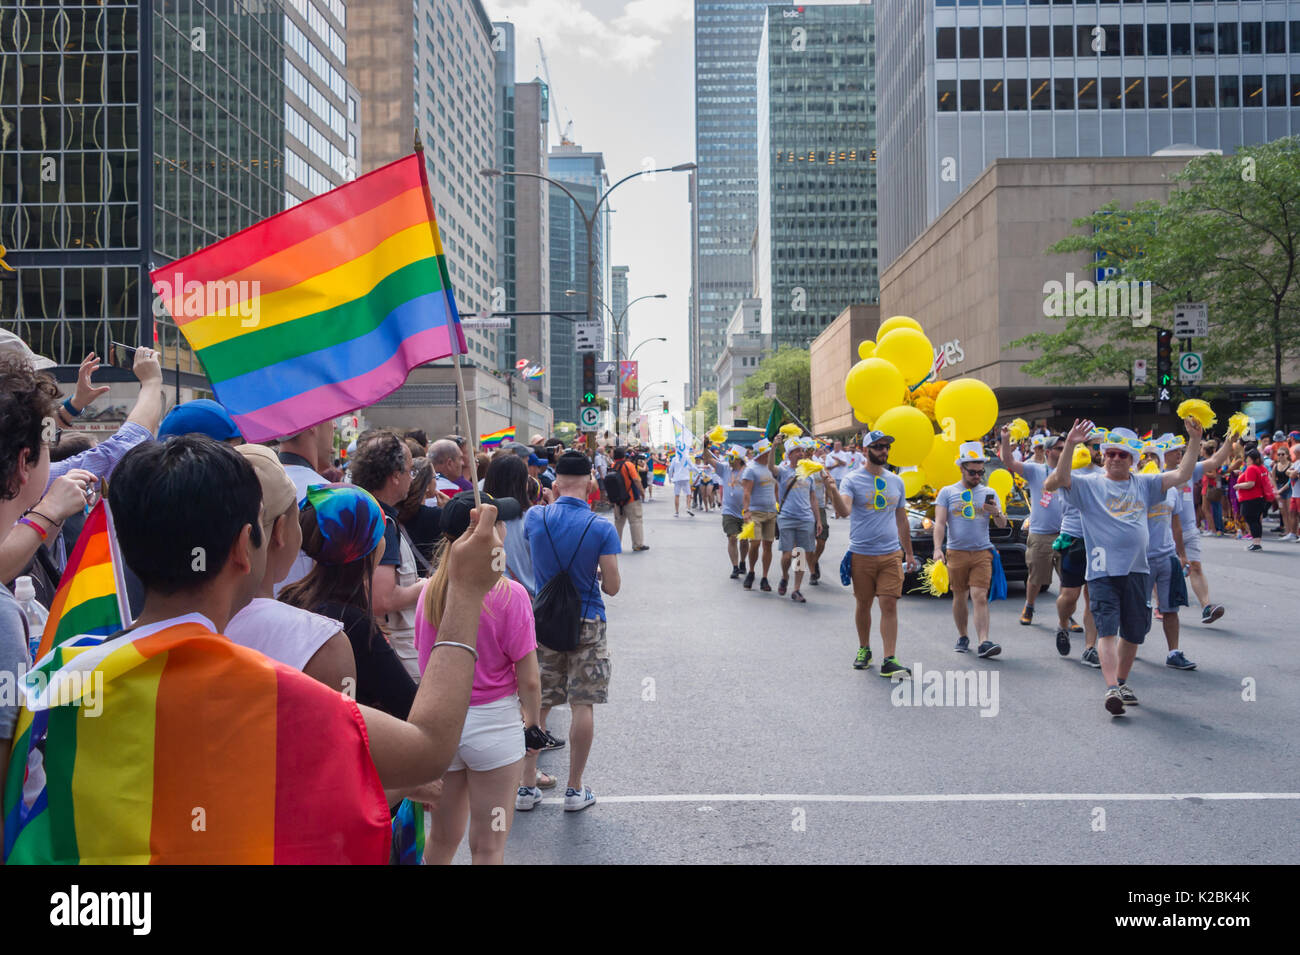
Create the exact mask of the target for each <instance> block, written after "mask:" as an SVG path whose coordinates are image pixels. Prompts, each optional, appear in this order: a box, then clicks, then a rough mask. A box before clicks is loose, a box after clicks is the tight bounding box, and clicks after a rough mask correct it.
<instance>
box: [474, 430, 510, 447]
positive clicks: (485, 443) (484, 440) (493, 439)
mask: <svg viewBox="0 0 1300 955" xmlns="http://www.w3.org/2000/svg"><path fill="white" fill-rule="evenodd" d="M514 439H515V426H514V425H511V426H510V427H508V428H502V429H501V430H500V431H493V432H491V433H490V434H480V435H479V436H478V446H479V447H480V448H499V447H500V446H501V445H502V444H504V443H505V442H507V441H513V440H514Z"/></svg>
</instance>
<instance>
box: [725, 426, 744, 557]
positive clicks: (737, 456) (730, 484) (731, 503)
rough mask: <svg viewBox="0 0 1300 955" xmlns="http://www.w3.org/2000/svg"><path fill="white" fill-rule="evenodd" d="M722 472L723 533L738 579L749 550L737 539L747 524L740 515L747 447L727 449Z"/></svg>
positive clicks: (742, 505)
mask: <svg viewBox="0 0 1300 955" xmlns="http://www.w3.org/2000/svg"><path fill="white" fill-rule="evenodd" d="M720 473H721V474H722V475H723V484H722V533H723V534H725V535H726V536H727V556H728V557H729V558H730V559H731V579H732V580H736V579H737V578H739V577H741V576H742V575H744V573H745V557H746V553H745V552H746V551H747V550H748V547H746V546H744V545H742V544H741V543H740V541H739V540H737V538H738V537H739V536H740V532H741V531H742V530H744V526H745V522H744V520H743V519H742V518H741V516H740V515H741V511H742V510H743V509H744V506H745V486H744V484H743V483H742V481H741V477H742V475H743V474H744V473H745V449H744V448H742V447H740V446H739V445H735V444H733V445H732V446H731V447H730V448H729V449H728V450H727V464H726V466H725V467H724V468H720Z"/></svg>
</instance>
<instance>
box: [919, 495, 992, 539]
mask: <svg viewBox="0 0 1300 955" xmlns="http://www.w3.org/2000/svg"><path fill="white" fill-rule="evenodd" d="M966 490H967V488H966V485H965V484H960V483H958V484H949V485H948V486H947V487H945V488H943V489H942V490H941V491H939V496H938V497H936V498H935V499H934V509H935V511H936V513H937V512H938V511H940V510H946V511H947V512H948V528H947V532H948V543H947V545H946V546H947V547H948V548H949V549H950V550H988V549H989V548H990V547H992V546H993V544H992V542H991V541H990V540H989V521H990V520H991V519H992V518H991V517H990V516H989V515H988V514H986V513H985V512H984V502H985V501H987V500H988V499H989V496H990V495H992V496H993V497H994V498H996V497H997V492H996V491H994V490H993V489H992V488H990V487H988V486H987V485H984V484H980V485H979V486H977V487H973V488H970V501H967V500H966V499H965V498H964V497H963V496H962V495H963V494H964V493H965V492H966ZM968 503H969V504H971V505H972V506H973V507H974V508H975V516H974V517H966V516H965V514H963V513H962V509H963V508H964V507H965V506H966V505H967V504H968Z"/></svg>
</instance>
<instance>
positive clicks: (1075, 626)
mask: <svg viewBox="0 0 1300 955" xmlns="http://www.w3.org/2000/svg"><path fill="white" fill-rule="evenodd" d="M1070 632H1071V633H1083V627H1081V626H1079V625H1078V624H1077V623H1075V622H1074V618H1073V617H1071V618H1070Z"/></svg>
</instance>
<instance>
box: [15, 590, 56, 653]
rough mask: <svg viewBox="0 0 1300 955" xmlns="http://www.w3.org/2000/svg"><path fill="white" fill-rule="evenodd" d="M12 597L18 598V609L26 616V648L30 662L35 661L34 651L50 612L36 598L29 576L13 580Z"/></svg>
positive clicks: (43, 631) (39, 643)
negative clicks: (29, 655)
mask: <svg viewBox="0 0 1300 955" xmlns="http://www.w3.org/2000/svg"><path fill="white" fill-rule="evenodd" d="M14 597H15V598H16V599H17V600H18V609H19V610H21V611H22V612H23V616H24V617H26V618H27V631H28V638H27V649H28V652H29V653H30V654H31V658H32V662H33V663H35V662H36V651H37V649H38V648H39V647H40V645H41V635H42V634H44V633H45V623H46V621H47V620H49V619H50V613H49V611H48V610H46V609H45V608H44V607H42V606H41V602H40V601H39V600H37V599H36V587H35V585H34V584H33V583H32V578H30V577H19V578H18V579H17V580H15V581H14Z"/></svg>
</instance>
